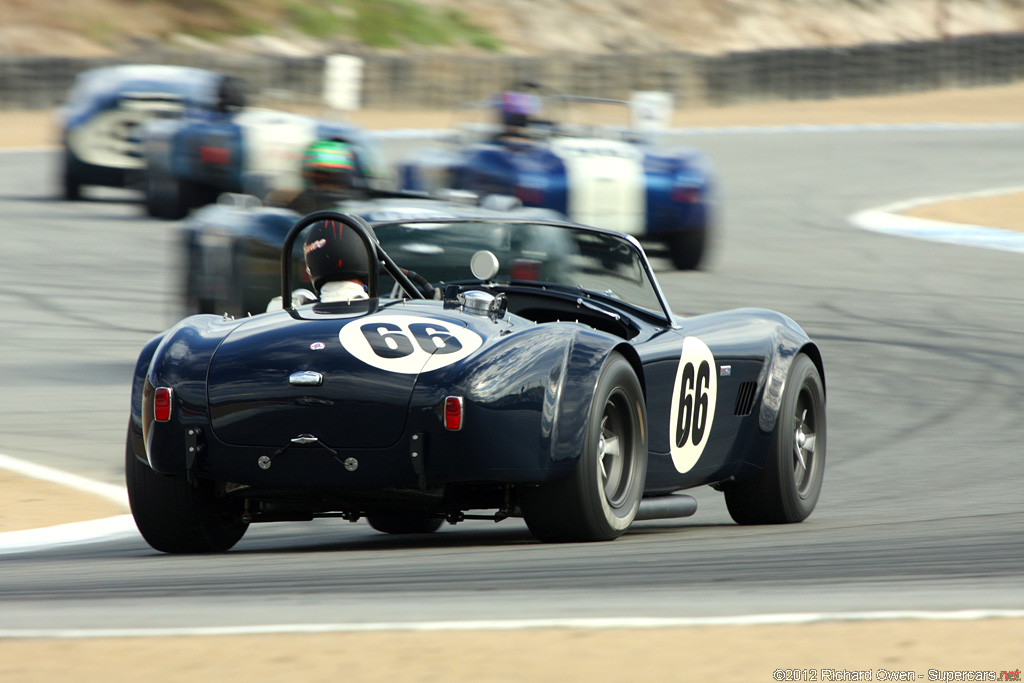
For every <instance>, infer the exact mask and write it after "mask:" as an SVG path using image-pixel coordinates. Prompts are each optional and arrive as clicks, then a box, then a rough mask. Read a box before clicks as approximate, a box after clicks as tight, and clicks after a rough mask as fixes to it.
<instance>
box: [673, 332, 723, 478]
mask: <svg viewBox="0 0 1024 683" xmlns="http://www.w3.org/2000/svg"><path fill="white" fill-rule="evenodd" d="M715 370H716V368H715V357H714V356H713V355H711V349H709V348H708V345H707V344H705V343H704V342H702V341H701V340H700V339H698V338H697V337H686V338H685V339H684V340H683V352H682V354H680V356H679V368H678V369H677V370H676V382H675V385H674V386H673V388H672V412H671V413H669V415H670V416H671V419H670V420H669V444H670V446H671V449H672V464H673V465H675V468H676V470H678V471H679V472H689V471H690V470H691V469H693V466H694V465H696V464H697V460H699V459H700V455H701V453H703V452H704V447H705V446H706V445H707V442H708V437H709V436H710V435H711V423H712V422H714V419H715V402H716V400H717V399H718V373H717V372H716V371H715Z"/></svg>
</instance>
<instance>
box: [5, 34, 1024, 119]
mask: <svg viewBox="0 0 1024 683" xmlns="http://www.w3.org/2000/svg"><path fill="white" fill-rule="evenodd" d="M357 56H358V57H360V58H361V59H362V60H363V66H362V72H361V83H360V99H361V103H362V106H363V107H364V108H381V109H411V108H420V109H423V108H440V109H448V108H453V107H455V106H457V105H459V104H462V103H465V102H469V101H474V100H479V99H483V98H486V97H488V96H489V95H491V94H492V93H494V92H495V91H499V90H501V89H504V88H507V87H508V85H509V84H510V83H514V82H517V81H535V82H538V83H541V84H543V85H544V86H545V87H546V88H548V89H550V90H552V91H555V92H562V93H571V94H574V95H589V96H594V97H609V98H615V99H629V96H630V93H631V92H633V91H636V90H653V91H664V92H668V93H671V94H672V95H673V97H674V100H675V104H676V106H677V107H680V108H687V107H696V106H707V105H712V106H717V105H728V104H737V103H743V102H756V101H767V100H780V99H781V100H799V99H828V98H834V97H847V96H864V95H883V94H892V93H901V92H915V91H925V90H933V89H936V88H945V87H958V88H963V87H975V86H982V85H992V84H999V83H1009V82H1012V81H1015V80H1020V79H1024V33H1002V34H992V35H978V36H964V37H957V38H950V39H947V40H941V41H931V42H908V43H892V44H866V45H859V46H855V47H834V48H813V49H810V48H809V49H792V50H764V51H759V52H732V53H727V54H724V55H718V56H706V55H697V54H692V53H685V52H676V53H668V54H650V55H580V56H557V57H490V56H487V57H468V56H453V55H415V56H390V55H375V54H360V55H357ZM121 63H154V64H180V65H186V66H195V67H201V68H207V69H212V70H216V71H221V72H224V73H229V74H232V75H235V76H239V77H241V78H244V79H245V80H246V81H247V82H248V83H249V86H250V88H251V90H252V92H253V93H254V94H255V95H256V97H255V99H256V100H264V101H266V100H274V99H279V98H280V99H287V100H288V101H291V102H293V103H298V104H309V105H316V104H319V103H321V102H322V96H323V80H324V65H325V58H323V57H308V58H295V57H277V56H264V55H258V56H237V55H209V54H191V53H184V52H168V51H160V52H150V53H144V54H135V55H131V56H122V57H116V58H101V59H99V58H92V59H70V58H64V57H12V56H7V57H3V56H0V109H48V108H52V107H54V106H56V105H58V104H60V102H61V101H62V100H63V98H64V96H65V94H66V93H67V91H68V88H69V87H70V86H71V84H72V82H73V80H74V78H75V75H76V74H77V73H79V72H80V71H83V70H85V69H89V68H93V67H97V66H103V65H108V64H121Z"/></svg>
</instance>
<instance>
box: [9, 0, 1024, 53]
mask: <svg viewBox="0 0 1024 683" xmlns="http://www.w3.org/2000/svg"><path fill="white" fill-rule="evenodd" d="M1022 30H1024V0H667V1H665V2H658V1H655V0H0V55H49V56H75V57H89V56H97V57H98V56H109V55H118V54H131V53H133V52H143V51H145V50H147V49H149V48H152V47H154V46H157V45H160V46H170V47H174V48H178V49H183V50H189V51H218V52H223V51H225V50H228V51H237V52H242V53H263V54H282V55H296V56H299V55H316V54H324V53H328V52H335V51H339V50H341V51H351V52H361V51H385V52H406V53H407V52H417V51H432V52H458V53H475V52H479V53H488V54H504V55H541V54H553V53H570V52H571V53H587V54H602V53H645V52H667V51H688V52H694V53H700V54H718V53H722V52H729V51H744V50H760V49H766V48H792V47H820V46H828V45H856V44H861V43H871V42H899V41H913V40H934V39H936V38H937V37H942V36H962V35H976V34H984V33H999V32H1007V31H1022Z"/></svg>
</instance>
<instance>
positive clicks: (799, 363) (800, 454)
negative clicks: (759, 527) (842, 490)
mask: <svg viewBox="0 0 1024 683" xmlns="http://www.w3.org/2000/svg"><path fill="white" fill-rule="evenodd" d="M826 436H827V429H826V419H825V387H824V384H823V383H822V381H821V375H820V374H819V373H818V369H817V367H815V365H814V363H813V362H812V361H811V359H810V358H808V357H807V355H805V354H800V355H799V356H797V357H796V359H795V360H794V361H793V365H792V367H791V368H790V369H789V376H788V377H787V378H786V385H785V388H784V389H783V394H782V404H781V406H780V407H779V416H778V418H777V419H776V421H775V431H774V433H773V434H772V444H771V450H770V452H769V454H768V460H767V462H766V463H765V467H764V470H762V471H761V473H760V474H759V475H758V476H757V477H756V478H754V479H751V480H749V481H741V482H736V483H734V484H730V485H729V486H728V487H727V488H726V489H725V503H726V506H727V507H728V509H729V515H730V516H731V517H732V518H733V520H734V521H735V522H736V523H738V524H789V523H792V522H802V521H803V520H805V519H807V517H808V516H809V515H810V514H811V512H812V511H813V510H814V506H815V505H816V504H817V502H818V496H819V494H820V493H821V483H822V480H823V478H824V476H825V446H826Z"/></svg>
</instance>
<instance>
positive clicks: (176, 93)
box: [57, 64, 241, 200]
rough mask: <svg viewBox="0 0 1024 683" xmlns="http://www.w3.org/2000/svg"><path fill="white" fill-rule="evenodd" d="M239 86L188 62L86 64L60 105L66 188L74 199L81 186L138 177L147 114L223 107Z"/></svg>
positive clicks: (167, 116) (174, 115) (126, 182)
mask: <svg viewBox="0 0 1024 683" xmlns="http://www.w3.org/2000/svg"><path fill="white" fill-rule="evenodd" d="M240 92H241V91H240V88H239V87H238V83H237V81H236V80H235V79H233V78H231V77H229V76H225V75H223V74H219V73H215V72H213V71H206V70H204V69H194V68H190V67H181V66H163V65H152V64H129V65H120V66H108V67H100V68H96V69H90V70H88V71H83V72H82V73H80V74H79V75H78V77H77V78H76V80H75V83H74V85H73V86H72V88H71V90H70V91H69V92H68V96H67V100H66V102H65V103H64V105H63V106H62V107H61V108H60V109H59V110H58V112H57V119H58V125H59V128H60V136H61V146H62V148H63V150H62V155H61V166H60V177H59V184H60V190H61V195H62V196H63V197H64V198H65V199H69V200H76V199H80V198H81V196H82V187H83V186H90V185H100V186H106V187H131V186H134V185H136V184H138V183H139V182H141V173H142V170H143V166H144V161H143V157H142V151H141V145H140V140H139V131H140V128H141V127H142V126H143V125H144V123H145V122H146V121H149V120H151V119H154V118H155V119H163V120H174V119H179V118H182V117H184V116H185V115H186V113H191V112H196V111H212V110H221V109H225V108H227V107H230V106H231V105H233V104H235V103H236V102H235V99H236V98H237V97H238V96H239V93H240ZM190 115H191V114H190Z"/></svg>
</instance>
